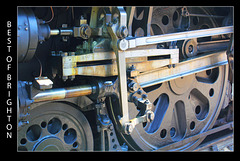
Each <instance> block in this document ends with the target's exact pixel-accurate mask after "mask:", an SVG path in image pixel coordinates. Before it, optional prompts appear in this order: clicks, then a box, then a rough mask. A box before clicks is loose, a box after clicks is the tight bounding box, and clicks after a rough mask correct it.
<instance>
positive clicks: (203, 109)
mask: <svg viewBox="0 0 240 161" xmlns="http://www.w3.org/2000/svg"><path fill="white" fill-rule="evenodd" d="M189 11H195V12H196V13H199V14H207V12H206V10H205V9H202V8H195V9H194V7H193V8H189ZM195 12H194V13H195ZM135 15H136V14H135ZM138 15H141V14H138ZM138 19H139V18H138ZM188 20H190V22H188V21H187V24H190V26H189V27H188V30H195V29H201V28H211V27H216V25H215V24H214V21H213V20H212V19H211V18H206V17H195V18H194V17H191V18H190V19H188ZM179 21H180V8H177V7H176V8H174V7H170V8H169V9H168V8H166V7H156V8H153V13H152V24H151V35H157V34H166V33H172V32H177V31H178V30H179V26H180V24H179ZM134 30H135V31H134ZM139 30H140V29H138V28H135V29H134V28H133V32H132V33H133V35H135V36H141V35H144V33H142V34H141V35H138V33H139V32H138V31H139ZM141 31H142V32H143V30H141ZM208 39H209V38H208ZM200 41H202V40H200ZM227 77H228V66H227V65H225V66H219V67H216V68H212V69H208V70H205V71H202V72H199V73H195V74H191V75H188V76H184V77H179V78H177V79H173V80H170V81H166V82H163V83H160V84H157V85H154V86H151V87H147V88H143V90H144V91H145V92H146V93H147V96H148V97H147V98H148V99H149V100H150V102H151V103H152V104H153V107H152V111H153V112H154V114H155V117H154V120H153V121H152V122H151V123H149V122H148V123H142V124H138V125H136V126H135V128H134V130H133V132H132V133H131V134H130V135H125V134H122V133H119V135H118V136H119V138H120V139H121V140H122V141H123V142H126V143H127V144H128V145H129V147H130V149H132V150H143V151H152V150H157V149H159V150H163V151H182V150H192V149H194V148H195V147H197V146H198V145H199V144H200V143H201V142H202V141H203V140H204V138H205V137H202V138H199V139H196V140H192V141H191V142H188V143H184V142H183V143H181V144H180V145H178V146H168V145H170V144H172V143H175V142H178V141H182V140H184V139H186V138H188V137H190V136H194V135H197V134H199V133H202V132H205V131H207V130H208V129H211V128H212V127H213V125H214V123H215V121H216V119H217V117H218V115H219V112H220V110H221V108H222V105H223V100H224V96H225V89H226V84H227ZM108 106H109V107H110V108H109V109H111V115H112V116H111V117H112V120H114V121H115V124H117V120H118V115H119V114H118V111H117V110H115V109H118V107H117V106H119V104H118V100H117V99H116V98H114V97H111V98H109V99H108ZM128 106H129V107H128V109H129V119H133V118H135V117H136V116H137V115H138V113H139V111H138V110H137V108H136V106H135V105H134V104H133V103H128Z"/></svg>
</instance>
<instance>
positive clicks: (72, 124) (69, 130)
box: [18, 102, 93, 151]
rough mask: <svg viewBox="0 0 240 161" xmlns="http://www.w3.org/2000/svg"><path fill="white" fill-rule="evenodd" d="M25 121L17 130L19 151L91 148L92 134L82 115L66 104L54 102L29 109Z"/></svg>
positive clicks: (83, 149)
mask: <svg viewBox="0 0 240 161" xmlns="http://www.w3.org/2000/svg"><path fill="white" fill-rule="evenodd" d="M28 120H29V122H30V123H29V124H28V125H26V126H24V127H23V128H21V129H20V130H19V132H18V150H19V151H86V150H88V151H89V150H90V151H91V150H93V136H92V131H91V128H90V125H89V123H88V121H87V119H86V118H85V116H84V115H83V114H82V113H81V112H80V111H79V110H77V109H76V108H74V107H73V106H71V105H69V104H65V103H60V102H55V103H47V104H43V105H40V106H38V107H36V108H34V109H33V110H31V111H30V115H29V118H28Z"/></svg>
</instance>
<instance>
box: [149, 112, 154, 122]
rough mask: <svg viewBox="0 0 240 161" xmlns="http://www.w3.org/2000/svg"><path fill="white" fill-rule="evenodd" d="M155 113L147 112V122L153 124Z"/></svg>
mask: <svg viewBox="0 0 240 161" xmlns="http://www.w3.org/2000/svg"><path fill="white" fill-rule="evenodd" d="M154 116H155V115H154V113H153V112H152V111H147V122H152V121H153V119H154Z"/></svg>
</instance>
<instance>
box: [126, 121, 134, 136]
mask: <svg viewBox="0 0 240 161" xmlns="http://www.w3.org/2000/svg"><path fill="white" fill-rule="evenodd" d="M133 129H134V126H133V124H131V123H125V126H124V132H125V133H126V134H127V135H129V134H131V133H132V132H133Z"/></svg>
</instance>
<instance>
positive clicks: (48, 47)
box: [17, 6, 234, 151]
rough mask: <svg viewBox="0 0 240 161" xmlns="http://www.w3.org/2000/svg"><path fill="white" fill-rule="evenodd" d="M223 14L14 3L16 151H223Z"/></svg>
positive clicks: (227, 10)
mask: <svg viewBox="0 0 240 161" xmlns="http://www.w3.org/2000/svg"><path fill="white" fill-rule="evenodd" d="M233 17H234V16H233V7H231V6H227V7H224V6H222V7H214V6H211V7H207V6H206V7H197V6H194V7H189V6H170V7H166V6H150V7H139V6H137V7H135V6H133V7H131V6H127V7H124V6H119V7H118V6H113V7H112V6H109V7H81V6H80V7H79V6H78V7H75V6H73V7H69V6H66V7H64V6H61V7H58V6H57V7H56V6H45V7H18V24H17V31H18V32H17V42H18V53H17V55H18V97H17V99H18V106H17V115H18V119H17V120H18V135H17V136H18V139H17V148H18V151H200V150H203V149H205V150H206V149H208V150H209V149H210V150H211V149H215V150H220V149H225V150H226V149H228V150H232V147H233V143H232V142H231V144H229V142H228V143H227V141H228V140H232V138H233V125H234V122H233V115H234V99H233V98H234V92H233V87H234V79H233V73H234V58H233V57H234V26H233ZM220 142H221V146H223V144H224V147H223V148H219V144H220ZM210 145H214V147H218V148H211V147H209V146H210Z"/></svg>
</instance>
